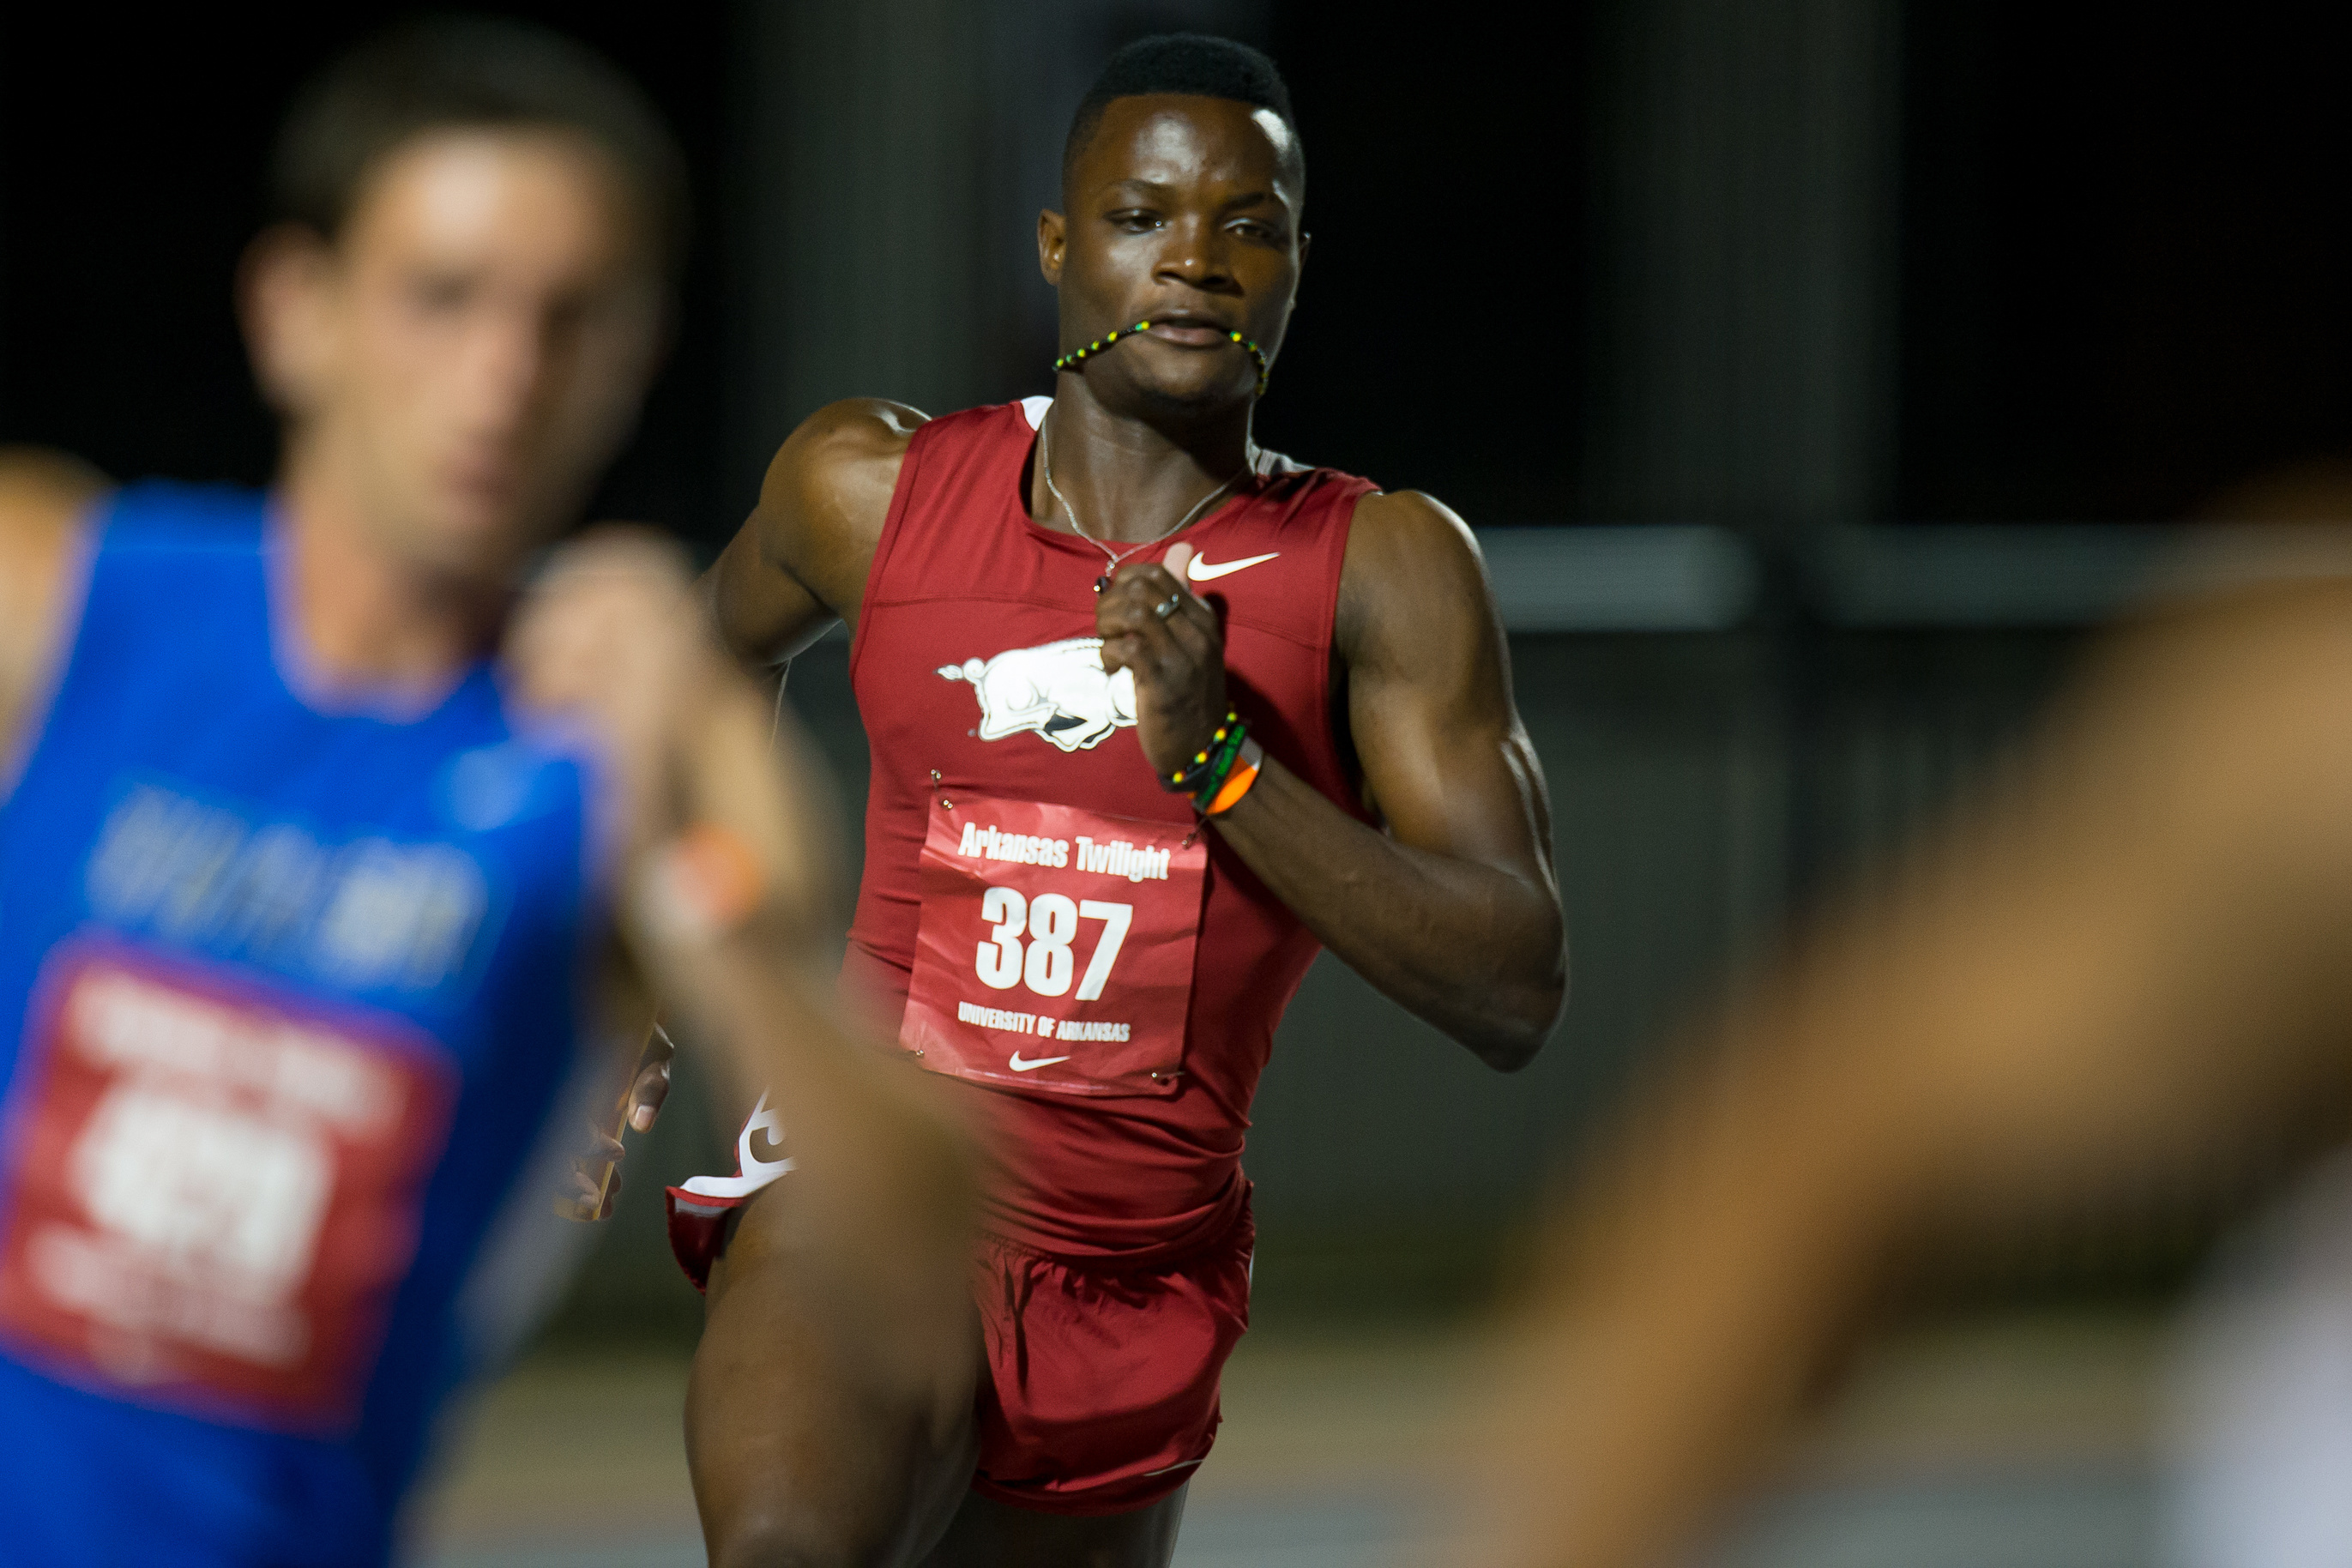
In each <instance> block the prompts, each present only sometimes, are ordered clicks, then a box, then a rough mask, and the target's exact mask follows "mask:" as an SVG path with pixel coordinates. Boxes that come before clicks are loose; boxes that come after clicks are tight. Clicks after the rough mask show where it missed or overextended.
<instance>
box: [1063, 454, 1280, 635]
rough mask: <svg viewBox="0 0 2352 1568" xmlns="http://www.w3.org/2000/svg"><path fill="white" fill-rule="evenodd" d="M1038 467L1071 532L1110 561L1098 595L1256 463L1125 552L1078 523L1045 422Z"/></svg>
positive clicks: (1236, 472)
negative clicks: (1059, 479)
mask: <svg viewBox="0 0 2352 1568" xmlns="http://www.w3.org/2000/svg"><path fill="white" fill-rule="evenodd" d="M1037 467H1038V468H1039V469H1040V470H1041V471H1042V472H1043V473H1044V474H1045V493H1046V494H1047V495H1050V496H1052V497H1053V498H1054V500H1055V503H1056V504H1058V505H1059V506H1060V507H1061V509H1062V510H1064V511H1065V512H1066V513H1068V514H1069V519H1070V531H1072V532H1073V533H1076V535H1077V536H1078V537H1079V538H1080V539H1083V540H1085V541H1086V542H1087V543H1088V544H1091V545H1093V546H1094V547H1095V548H1096V549H1097V550H1099V551H1101V552H1103V553H1104V554H1105V555H1107V556H1108V557H1109V558H1110V564H1109V565H1108V566H1106V567H1104V568H1103V572H1102V575H1101V576H1099V577H1097V578H1096V579H1095V592H1096V593H1097V594H1099V593H1101V592H1102V591H1103V590H1104V589H1106V588H1108V587H1109V586H1110V574H1112V573H1114V572H1116V571H1118V569H1119V567H1120V566H1121V565H1123V564H1124V563H1126V561H1127V559H1128V557H1129V556H1130V555H1138V554H1140V553H1142V552H1144V551H1146V550H1149V549H1150V548H1151V547H1152V546H1153V545H1155V544H1157V543H1159V542H1160V541H1161V540H1163V539H1166V538H1167V537H1168V536H1169V535H1171V534H1173V533H1181V532H1183V531H1184V530H1185V529H1186V528H1187V527H1188V526H1190V525H1191V523H1192V520H1193V519H1194V518H1197V517H1199V516H1200V515H1201V514H1202V512H1203V511H1205V510H1208V506H1209V503H1210V502H1211V501H1213V500H1216V499H1217V498H1218V497H1219V496H1221V495H1223V494H1224V493H1225V492H1226V491H1227V490H1229V489H1233V488H1234V485H1235V484H1236V483H1237V482H1238V481H1239V480H1240V479H1241V477H1242V475H1244V474H1246V473H1250V472H1253V471H1254V470H1255V468H1256V464H1255V463H1254V462H1250V463H1244V464H1243V465H1242V466H1241V467H1240V468H1237V469H1235V470H1234V476H1233V478H1232V479H1227V480H1226V481H1225V482H1224V483H1223V484H1221V485H1219V486H1218V487H1217V488H1216V489H1213V490H1211V491H1210V492H1209V493H1208V494H1207V495H1204V496H1202V498H1201V499H1200V500H1198V501H1196V502H1194V503H1193V506H1192V510H1190V511H1188V512H1186V513H1185V514H1184V515H1183V516H1182V517H1180V518H1178V519H1177V520H1176V524H1175V526H1174V527H1172V528H1165V529H1162V530H1160V531H1159V532H1158V533H1156V534H1154V535H1152V536H1151V537H1150V539H1147V540H1145V541H1144V542H1142V543H1140V544H1130V545H1129V546H1128V547H1127V548H1126V549H1125V550H1113V549H1112V548H1111V547H1110V546H1109V545H1108V543H1106V542H1103V541H1102V540H1099V539H1097V538H1096V537H1095V536H1094V535H1093V534H1091V533H1088V532H1087V525H1086V524H1085V523H1082V522H1080V521H1078V509H1077V508H1076V507H1074V506H1072V505H1071V504H1070V498H1069V497H1067V496H1066V495H1064V494H1063V493H1062V487H1061V486H1059V485H1057V484H1055V482H1054V434H1053V432H1052V431H1051V430H1049V429H1047V428H1046V427H1045V425H1044V424H1043V423H1042V422H1041V423H1040V424H1039V425H1038V426H1037Z"/></svg>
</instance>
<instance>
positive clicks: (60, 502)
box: [0, 447, 106, 793]
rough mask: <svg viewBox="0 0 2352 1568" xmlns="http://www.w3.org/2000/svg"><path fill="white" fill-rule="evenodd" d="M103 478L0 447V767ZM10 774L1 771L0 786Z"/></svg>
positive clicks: (26, 715) (58, 631) (49, 650)
mask: <svg viewBox="0 0 2352 1568" xmlns="http://www.w3.org/2000/svg"><path fill="white" fill-rule="evenodd" d="M105 489H106V480H105V479H104V478H103V477H102V476H100V474H98V473H97V472H96V471H95V470H93V469H90V468H86V467H84V466H83V465H82V464H80V463H78V462H76V461H74V460H73V459H72V458H66V457H62V456H60V455H58V454H57V453H55V452H47V451H41V450H37V449H35V448H32V447H0V768H5V766H6V765H7V759H8V758H9V757H10V756H11V755H12V754H13V753H14V752H15V749H16V745H17V743H18V742H19V741H20V739H21V738H22V737H21V734H20V731H22V730H23V728H24V727H25V726H26V725H27V724H30V723H34V722H37V719H36V717H35V715H34V714H33V713H32V712H31V711H30V708H31V705H32V704H33V703H34V702H35V701H37V700H38V697H39V693H40V691H41V690H42V688H43V684H44V683H45V682H46V681H47V679H49V678H50V676H51V675H52V674H53V673H54V672H53V671H52V670H51V669H50V668H49V664H50V661H51V660H52V659H54V658H56V657H57V654H58V644H59V642H60V641H61V640H62V638H63V635H64V632H65V629H66V628H65V626H64V625H63V618H64V617H65V616H69V615H71V614H72V613H73V606H72V605H71V603H70V602H69V601H70V599H71V596H72V594H71V590H70V588H69V586H68V584H67V581H66V576H67V574H68V572H69V571H70V570H71V569H72V562H73V555H74V551H73V542H74V537H75V534H76V532H77V531H79V528H80V527H81V526H82V521H83V519H84V517H85V516H86V514H87V513H88V511H89V503H90V502H91V501H92V500H95V499H96V498H97V497H98V496H99V495H100V494H101V493H103V492H104V490H105ZM8 784H9V781H8V780H7V778H6V777H5V775H0V793H4V792H5V790H6V789H7V787H8Z"/></svg>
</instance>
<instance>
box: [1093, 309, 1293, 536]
mask: <svg viewBox="0 0 2352 1568" xmlns="http://www.w3.org/2000/svg"><path fill="white" fill-rule="evenodd" d="M1150 330H1151V323H1150V321H1138V322H1136V323H1135V325H1133V326H1131V327H1121V328H1119V329H1118V330H1117V331H1111V332H1106V333H1104V334H1103V335H1102V336H1101V337H1098V338H1097V339H1096V340H1095V341H1094V342H1090V343H1088V344H1087V346H1086V347H1084V348H1082V349H1072V350H1071V351H1070V352H1069V353H1066V354H1064V355H1063V356H1062V357H1061V358H1060V359H1057V360H1055V362H1054V368H1055V370H1056V371H1065V370H1075V369H1076V368H1077V364H1078V362H1079V361H1080V360H1083V359H1086V358H1087V357H1088V356H1090V355H1093V354H1098V353H1102V352H1103V350H1105V349H1107V348H1108V347H1110V346H1111V344H1113V343H1115V342H1118V340H1119V339H1121V338H1131V337H1133V336H1135V334H1136V333H1138V332H1148V331H1150ZM1225 336H1226V337H1228V338H1231V339H1232V340H1233V341H1234V342H1236V343H1238V344H1240V345H1241V348H1242V352H1243V353H1246V354H1248V355H1249V356H1250V363H1252V364H1254V365H1255V366H1257V395H1259V396H1260V397H1264V396H1265V378H1266V374H1267V371H1268V366H1267V364H1266V363H1265V350H1264V349H1262V348H1260V347H1258V346H1257V345H1256V344H1255V343H1254V342H1250V341H1249V339H1247V338H1245V337H1244V336H1242V335H1241V334H1240V333H1239V332H1227V333H1226V334H1225ZM1072 521H1076V520H1075V519H1073V520H1072Z"/></svg>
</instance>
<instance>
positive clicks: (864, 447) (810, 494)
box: [709, 398, 925, 659]
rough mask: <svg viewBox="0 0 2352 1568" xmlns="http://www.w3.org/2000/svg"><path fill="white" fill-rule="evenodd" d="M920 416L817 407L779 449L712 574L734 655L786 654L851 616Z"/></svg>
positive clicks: (718, 612) (898, 409)
mask: <svg viewBox="0 0 2352 1568" xmlns="http://www.w3.org/2000/svg"><path fill="white" fill-rule="evenodd" d="M924 423H925V419H924V416H922V415H921V414H919V413H917V412H916V411H915V410H914V409H911V408H908V407H907V406H905V405H902V404H897V403H886V402H883V401H882V400H881V399H879V398H853V399H851V400H849V401H846V402H843V403H835V404H830V405H826V406H825V407H824V408H820V409H818V410H817V411H816V412H815V413H814V414H813V415H811V416H809V417H808V418H807V419H806V420H804V421H803V422H802V424H801V426H800V428H799V429H797V430H794V431H793V433H792V435H791V436H790V437H787V438H786V439H785V441H784V444H783V446H782V447H779V448H778V449H777V452H776V456H775V458H774V460H772V462H770V463H769V465H768V473H767V478H766V479H765V480H764V481H762V483H761V487H760V504H759V505H758V506H757V507H756V508H754V509H753V510H752V512H751V518H750V519H749V520H748V521H746V522H745V523H744V525H743V528H742V530H741V531H740V532H739V533H738V534H737V535H736V536H735V539H734V541H733V542H731V543H730V544H729V545H728V546H727V548H726V550H725V551H724V552H721V553H720V555H719V563H718V565H717V566H716V567H715V568H714V569H713V570H712V572H711V574H710V578H709V595H710V606H711V611H712V615H713V617H714V619H715V621H716V623H717V625H718V627H719V632H720V635H721V636H722V637H724V638H725V639H726V641H727V643H728V645H729V646H730V647H733V648H734V649H735V650H736V652H737V653H738V654H739V655H741V656H743V657H745V658H758V659H766V658H779V657H783V656H785V655H788V654H789V653H790V652H791V651H792V650H793V647H795V646H796V645H798V644H799V643H801V642H803V641H805V640H806V638H807V637H812V636H814V635H815V634H816V633H817V632H818V631H819V630H821V629H822V628H823V627H824V626H825V625H827V624H829V623H830V621H831V620H832V619H833V617H835V616H840V617H843V618H845V619H848V618H852V617H854V616H856V613H857V605H858V604H859V603H860V601H861V600H862V599H863V598H864V596H865V592H866V573H867V572H868V571H869V570H870V569H871V568H872V566H873V563H874V552H875V548H876V546H877V544H878V543H879V542H880V541H881V538H882V525H883V523H884V521H886V520H887V518H888V517H889V515H890V493H891V491H892V490H893V489H895V488H896V487H897V485H898V468H899V466H900V464H902V463H903V462H904V461H905V460H906V457H907V447H908V443H909V442H911V441H912V440H913V439H914V438H915V432H916V431H917V430H918V429H919V428H921V427H922V426H923V424H924Z"/></svg>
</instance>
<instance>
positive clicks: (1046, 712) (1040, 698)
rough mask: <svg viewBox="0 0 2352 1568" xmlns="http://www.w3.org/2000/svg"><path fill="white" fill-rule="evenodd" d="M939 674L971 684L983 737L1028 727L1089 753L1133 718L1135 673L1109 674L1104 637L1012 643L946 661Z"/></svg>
mask: <svg viewBox="0 0 2352 1568" xmlns="http://www.w3.org/2000/svg"><path fill="white" fill-rule="evenodd" d="M940 676H941V677H942V678H944V679H949V680H962V681H968V682H970V683H971V694H972V695H973V696H974V697H976V698H978V699H979V700H980V730H979V734H980V738H981V739H982V740H983V741H1002V740H1003V739H1004V737H1005V736H1007V735H1018V734H1020V733H1021V732H1022V731H1024V730H1029V731H1035V732H1036V734H1037V735H1038V736H1039V737H1040V738H1041V739H1044V740H1046V741H1050V742H1053V743H1054V744H1055V745H1056V746H1059V747H1061V748H1062V750H1064V751H1066V752H1083V751H1089V750H1091V749H1093V748H1094V747H1096V746H1098V745H1100V744H1102V742H1103V738H1104V737H1105V736H1107V735H1108V734H1109V733H1110V732H1111V731H1114V730H1119V729H1124V728H1127V727H1128V726H1129V725H1132V724H1133V723H1134V722H1135V674H1134V672H1133V671H1132V670H1126V669H1122V670H1120V671H1119V672H1118V674H1117V675H1108V674H1105V673H1104V671H1103V664H1102V638H1100V637H1064V638H1063V639H1062V640H1061V641H1060V642H1049V643H1041V644H1039V645H1038V646H1037V647H1016V648H1007V649H1006V650H1005V651H1004V652H1003V653H1000V654H998V655H997V656H996V657H995V658H968V659H965V660H964V661H963V662H962V663H961V664H943V665H941V666H940Z"/></svg>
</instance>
